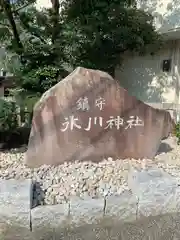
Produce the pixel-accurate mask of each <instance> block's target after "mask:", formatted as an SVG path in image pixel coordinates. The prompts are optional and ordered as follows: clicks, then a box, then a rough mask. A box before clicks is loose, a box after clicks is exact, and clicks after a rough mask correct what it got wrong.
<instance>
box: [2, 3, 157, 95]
mask: <svg viewBox="0 0 180 240" xmlns="http://www.w3.org/2000/svg"><path fill="white" fill-rule="evenodd" d="M2 2H3V5H2V11H0V41H1V42H2V43H3V44H4V45H5V46H6V49H7V50H9V52H10V53H11V57H10V58H9V59H8V58H7V57H6V61H5V62H6V64H5V65H6V67H7V68H9V62H11V63H12V62H13V64H11V65H13V66H16V69H15V67H12V66H11V69H10V70H11V72H12V71H13V73H14V74H15V75H16V76H18V80H19V81H18V83H17V84H18V86H19V87H20V88H21V89H22V88H23V89H25V90H27V91H31V92H34V93H38V94H39V93H43V92H44V91H46V90H47V89H48V88H49V87H51V86H53V85H54V84H55V83H56V82H57V77H58V76H59V75H60V76H61V77H64V76H66V75H67V74H68V71H69V70H68V71H66V70H67V69H66V68H67V66H68V69H73V68H75V67H77V66H82V67H87V68H94V69H100V70H104V71H107V72H109V73H110V74H113V73H114V69H115V67H116V66H117V65H118V64H120V60H121V59H122V58H123V54H124V52H126V51H133V52H134V51H135V52H138V53H139V54H144V53H146V52H147V50H148V52H154V51H156V50H157V49H158V48H159V47H160V46H161V44H160V42H161V39H160V37H159V35H158V34H157V32H156V31H155V29H154V27H153V18H152V16H151V15H150V14H148V13H145V12H143V11H141V10H138V9H137V8H136V4H135V1H134V0H131V1H129V0H111V1H109V0H86V1H84V0H79V1H75V0H66V1H65V0H64V1H61V6H59V0H53V1H52V7H51V8H49V9H42V10H37V9H36V8H35V7H34V5H33V3H34V2H35V0H26V1H24V0H18V1H16V2H15V3H13V4H10V7H9V8H8V11H9V10H11V12H10V13H11V14H10V15H11V17H10V15H8V14H7V9H6V5H7V3H6V2H7V1H5V0H2ZM60 7H61V8H60ZM60 9H61V11H60ZM12 20H13V21H14V24H15V25H13V24H12ZM12 53H14V54H12ZM97 56H98V57H97ZM14 63H16V64H14ZM48 71H49V73H48Z"/></svg>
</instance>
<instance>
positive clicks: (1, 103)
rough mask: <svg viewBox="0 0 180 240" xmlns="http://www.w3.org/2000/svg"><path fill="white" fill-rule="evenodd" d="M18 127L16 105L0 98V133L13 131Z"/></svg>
mask: <svg viewBox="0 0 180 240" xmlns="http://www.w3.org/2000/svg"><path fill="white" fill-rule="evenodd" d="M17 127H18V118H17V105H16V103H15V102H13V101H9V100H7V99H3V98H0V132H6V131H13V130H15V129H16V128H17Z"/></svg>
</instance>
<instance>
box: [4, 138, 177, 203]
mask: <svg viewBox="0 0 180 240" xmlns="http://www.w3.org/2000/svg"><path fill="white" fill-rule="evenodd" d="M19 151H20V149H19V150H18V151H17V150H15V149H14V150H12V151H10V152H0V179H17V180H23V179H27V178H31V179H32V180H33V181H35V182H36V185H35V188H34V204H33V206H35V205H37V204H41V205H42V204H48V205H51V204H61V203H65V202H66V200H67V199H69V198H70V197H73V196H76V197H79V198H81V199H83V198H86V197H88V196H90V197H92V198H94V197H96V198H102V197H104V195H105V194H107V193H108V196H110V195H113V194H115V195H117V196H119V195H121V193H122V192H123V191H125V190H129V186H128V185H129V183H128V173H129V172H130V169H131V167H133V168H135V169H138V171H140V170H141V169H146V168H147V169H149V168H152V167H153V168H154V167H155V166H156V167H157V168H158V169H161V170H163V171H164V172H166V173H168V174H170V175H172V176H173V177H174V178H175V179H176V181H177V182H178V184H179V183H180V161H179V152H180V146H178V145H177V144H176V139H175V138H168V139H166V140H164V141H162V143H161V146H160V149H159V151H158V155H157V156H156V157H155V158H154V159H153V160H150V159H144V160H134V159H124V160H121V159H112V158H107V159H104V160H103V159H102V161H101V162H99V163H94V162H90V161H88V162H78V161H75V162H72V163H64V164H61V165H58V166H56V167H55V166H47V165H43V166H41V167H40V168H35V169H30V168H28V167H27V166H25V164H24V153H20V152H19ZM163 176H164V175H163ZM150 190H151V189H150V188H149V191H150Z"/></svg>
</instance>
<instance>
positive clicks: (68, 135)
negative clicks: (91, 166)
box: [26, 68, 174, 167]
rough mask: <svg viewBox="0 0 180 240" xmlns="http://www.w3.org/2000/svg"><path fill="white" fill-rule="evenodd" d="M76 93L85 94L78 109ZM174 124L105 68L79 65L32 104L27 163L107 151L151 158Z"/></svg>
mask: <svg viewBox="0 0 180 240" xmlns="http://www.w3.org/2000/svg"><path fill="white" fill-rule="evenodd" d="M98 98H102V99H101V100H102V101H101V102H100V103H102V110H100V107H101V105H98V106H96V100H98ZM79 99H83V100H84V101H83V104H82V105H83V107H84V110H82V109H79V110H77V108H78V107H80V104H79V105H78V101H79ZM87 101H88V102H87ZM81 103H82V102H81ZM81 107H82V106H81ZM88 107H89V109H88V110H87V108H88ZM131 116H134V118H135V120H136V123H139V126H134V124H135V120H132V123H133V126H131V127H130V126H129V123H128V121H129V120H130V119H131ZM111 118H115V119H116V121H112V120H111ZM138 118H139V120H138ZM73 119H74V123H75V124H76V125H75V124H74V125H73V121H72V120H73ZM69 120H71V122H69V125H68V126H67V125H66V123H67V121H69ZM65 122H66V123H65ZM108 123H109V124H110V123H111V126H109V127H108ZM90 124H91V126H90ZM72 125H73V126H72ZM173 126H174V122H173V120H172V119H171V116H170V114H169V113H168V112H166V111H163V110H158V109H154V108H152V107H150V106H148V105H146V104H144V103H143V102H141V101H139V100H137V99H136V98H135V97H132V96H130V95H129V94H128V92H127V91H126V90H125V89H123V88H122V87H120V85H119V83H118V82H116V81H115V80H114V79H113V78H112V77H110V76H109V75H108V74H107V73H104V72H101V71H96V70H90V69H85V68H77V69H76V70H75V71H74V72H73V73H71V74H70V75H69V76H67V77H66V78H65V79H64V80H62V81H61V82H59V83H58V84H57V85H55V86H54V87H53V88H51V89H50V90H48V91H47V92H46V93H45V94H44V95H43V96H42V98H41V100H40V101H39V102H38V103H37V104H36V106H35V108H34V115H33V120H32V129H31V134H30V138H29V146H28V151H27V153H26V163H27V165H28V166H30V167H37V166H40V165H42V164H51V165H55V164H61V163H63V162H65V161H66V162H68V161H74V160H92V161H100V160H102V159H103V158H104V157H109V156H111V157H116V158H145V157H147V158H153V157H154V156H155V154H156V152H157V150H158V148H159V145H160V141H161V139H163V138H166V137H168V135H169V133H170V132H171V131H172V128H173ZM66 127H67V130H64V129H65V128H66ZM71 127H73V129H71Z"/></svg>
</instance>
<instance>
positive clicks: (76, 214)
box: [70, 198, 104, 226]
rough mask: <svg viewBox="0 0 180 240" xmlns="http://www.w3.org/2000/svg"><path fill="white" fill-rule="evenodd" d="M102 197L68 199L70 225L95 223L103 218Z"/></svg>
mask: <svg viewBox="0 0 180 240" xmlns="http://www.w3.org/2000/svg"><path fill="white" fill-rule="evenodd" d="M103 215H104V199H103V198H99V199H91V198H86V199H83V200H80V199H77V198H74V199H71V201H70V218H71V225H72V226H81V225H83V224H92V223H96V222H98V221H99V220H101V219H102V218H103Z"/></svg>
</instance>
